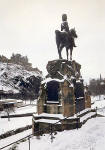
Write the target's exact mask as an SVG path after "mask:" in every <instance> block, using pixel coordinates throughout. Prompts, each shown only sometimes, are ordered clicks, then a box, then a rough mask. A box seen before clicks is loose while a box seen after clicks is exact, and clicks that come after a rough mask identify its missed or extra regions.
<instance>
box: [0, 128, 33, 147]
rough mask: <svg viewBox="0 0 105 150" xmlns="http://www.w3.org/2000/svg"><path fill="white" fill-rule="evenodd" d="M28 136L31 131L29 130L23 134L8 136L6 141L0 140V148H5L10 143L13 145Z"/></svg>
mask: <svg viewBox="0 0 105 150" xmlns="http://www.w3.org/2000/svg"><path fill="white" fill-rule="evenodd" d="M29 134H32V129H29V130H26V131H24V132H21V133H18V134H16V135H13V136H10V137H8V138H6V139H2V140H0V148H1V147H3V146H5V145H8V144H10V143H13V142H15V141H17V140H20V139H21V138H23V137H25V136H28V135H29Z"/></svg>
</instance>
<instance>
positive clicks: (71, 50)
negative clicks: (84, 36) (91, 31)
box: [70, 48, 73, 60]
mask: <svg viewBox="0 0 105 150" xmlns="http://www.w3.org/2000/svg"><path fill="white" fill-rule="evenodd" d="M72 51H73V49H72V48H71V49H70V60H72Z"/></svg>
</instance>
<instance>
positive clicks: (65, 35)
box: [55, 14, 78, 60]
mask: <svg viewBox="0 0 105 150" xmlns="http://www.w3.org/2000/svg"><path fill="white" fill-rule="evenodd" d="M62 21H63V22H62V24H61V31H59V30H56V31H55V34H56V44H57V48H58V54H59V59H62V56H61V51H62V49H63V48H64V47H65V48H66V53H67V60H68V50H69V49H70V60H72V51H73V47H76V45H75V41H74V39H75V38H77V37H78V36H77V34H76V31H75V28H73V29H71V30H69V26H68V22H67V15H66V14H63V15H62Z"/></svg>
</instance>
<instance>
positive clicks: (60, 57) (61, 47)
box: [59, 45, 64, 59]
mask: <svg viewBox="0 0 105 150" xmlns="http://www.w3.org/2000/svg"><path fill="white" fill-rule="evenodd" d="M63 47H64V46H63V45H61V46H60V48H59V59H62V55H61V52H62V49H63Z"/></svg>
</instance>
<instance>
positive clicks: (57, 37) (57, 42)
mask: <svg viewBox="0 0 105 150" xmlns="http://www.w3.org/2000/svg"><path fill="white" fill-rule="evenodd" d="M55 35H56V44H57V48H58V49H59V45H60V37H61V32H60V31H59V30H55Z"/></svg>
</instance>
